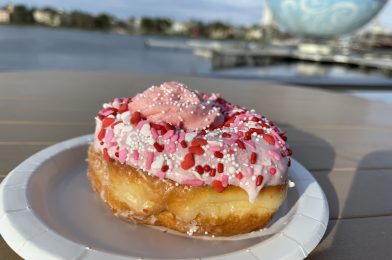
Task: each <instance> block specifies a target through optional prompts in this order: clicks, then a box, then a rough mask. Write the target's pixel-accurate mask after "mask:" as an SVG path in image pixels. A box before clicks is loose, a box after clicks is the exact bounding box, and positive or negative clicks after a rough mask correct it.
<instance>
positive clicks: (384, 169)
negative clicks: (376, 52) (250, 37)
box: [0, 71, 392, 259]
mask: <svg viewBox="0 0 392 260" xmlns="http://www.w3.org/2000/svg"><path fill="white" fill-rule="evenodd" d="M172 80H175V81H180V82H183V83H186V84H188V85H189V86H191V87H192V88H194V89H198V90H200V91H205V92H220V93H222V95H223V97H225V98H226V99H228V100H229V101H232V102H233V103H238V104H241V105H243V106H246V107H248V108H254V109H256V111H257V112H259V113H261V114H264V115H268V116H269V117H271V118H272V119H273V120H274V121H276V122H277V123H278V124H279V125H280V126H281V128H282V129H283V130H285V131H286V132H287V136H288V138H289V144H290V146H291V147H292V149H293V151H294V155H293V157H294V158H295V159H296V160H298V161H299V162H300V163H301V164H303V165H304V166H305V167H306V168H307V169H308V170H309V171H310V172H311V173H312V174H313V176H314V177H315V178H316V179H317V181H318V182H319V183H320V185H321V187H322V188H323V190H324V192H325V194H326V196H327V199H328V203H329V207H330V221H329V224H328V228H327V231H326V234H325V236H324V237H323V239H322V241H321V242H320V244H319V245H318V246H317V247H316V249H315V250H314V251H313V252H312V253H311V254H310V255H309V257H308V258H309V259H370V258H373V259H392V247H391V241H392V203H390V202H389V199H390V198H391V197H392V189H391V188H390V186H391V183H392V138H391V135H392V105H388V104H382V103H376V102H371V101H367V100H363V99H360V98H357V97H353V96H349V95H346V94H342V93H334V92H327V91H322V90H317V89H313V88H309V87H301V86H291V85H282V84H277V83H271V82H262V81H250V80H249V81H248V80H233V79H230V80H228V79H213V78H205V77H188V76H178V75H170V76H168V75H153V76H152V75H142V74H129V73H109V72H99V73H98V72H56V71H50V72H4V73H0V93H1V94H0V158H1V159H0V180H2V179H3V178H4V177H5V176H6V175H7V173H8V172H10V171H11V170H12V169H13V168H14V167H15V166H17V165H18V164H19V163H20V162H22V161H23V160H24V159H26V158H27V157H29V156H30V155H32V154H34V153H35V152H37V151H39V150H41V149H43V148H45V147H47V146H49V145H51V144H54V143H57V142H59V141H62V140H66V139H68V138H72V137H76V136H80V135H83V134H88V133H92V132H93V128H94V124H95V122H94V116H95V114H96V113H97V111H98V110H99V108H100V106H101V104H102V103H103V102H105V101H108V100H111V99H112V98H114V97H122V96H133V95H135V94H136V93H138V92H141V91H143V90H144V89H145V88H146V87H148V86H151V85H154V84H160V83H162V82H164V81H172ZM0 259H19V257H18V256H17V254H15V253H14V252H13V251H12V250H11V249H10V248H9V247H8V246H7V245H6V243H5V242H4V240H3V239H0Z"/></svg>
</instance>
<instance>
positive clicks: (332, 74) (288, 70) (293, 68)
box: [215, 62, 392, 84]
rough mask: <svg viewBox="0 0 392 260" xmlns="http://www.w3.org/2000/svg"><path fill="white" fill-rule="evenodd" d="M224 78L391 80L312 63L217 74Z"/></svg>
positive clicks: (369, 72) (375, 73)
mask: <svg viewBox="0 0 392 260" xmlns="http://www.w3.org/2000/svg"><path fill="white" fill-rule="evenodd" d="M215 73H216V74H218V75H222V76H239V77H247V76H248V77H261V78H262V77H267V78H269V77H277V78H282V77H283V78H291V77H302V78H308V77H310V78H319V79H323V78H342V79H351V78H355V79H365V78H367V79H386V80H387V79H391V84H392V78H389V77H388V76H386V75H384V74H383V73H382V72H380V71H378V70H376V69H372V70H371V69H368V70H358V69H355V68H351V67H348V66H343V65H331V64H320V63H311V62H289V63H288V62H285V63H280V64H279V63H278V64H271V65H268V66H263V67H247V68H232V69H225V70H222V71H216V72H215Z"/></svg>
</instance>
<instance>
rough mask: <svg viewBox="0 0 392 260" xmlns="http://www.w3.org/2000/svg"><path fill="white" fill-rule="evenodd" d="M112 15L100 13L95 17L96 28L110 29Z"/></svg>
mask: <svg viewBox="0 0 392 260" xmlns="http://www.w3.org/2000/svg"><path fill="white" fill-rule="evenodd" d="M110 20H111V17H110V16H109V15H107V14H100V15H98V16H96V17H94V27H95V29H100V30H108V29H110Z"/></svg>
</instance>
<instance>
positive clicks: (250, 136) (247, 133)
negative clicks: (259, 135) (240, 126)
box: [244, 131, 252, 140]
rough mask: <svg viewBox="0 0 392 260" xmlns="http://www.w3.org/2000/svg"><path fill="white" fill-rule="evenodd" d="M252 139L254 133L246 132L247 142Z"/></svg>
mask: <svg viewBox="0 0 392 260" xmlns="http://www.w3.org/2000/svg"><path fill="white" fill-rule="evenodd" d="M251 138H252V133H251V132H249V131H248V132H245V135H244V139H245V140H250V139H251Z"/></svg>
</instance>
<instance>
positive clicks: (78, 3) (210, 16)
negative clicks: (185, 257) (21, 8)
mask: <svg viewBox="0 0 392 260" xmlns="http://www.w3.org/2000/svg"><path fill="white" fill-rule="evenodd" d="M0 3H3V4H5V3H7V2H6V1H0ZM14 3H23V4H26V5H29V6H35V7H44V6H53V7H58V8H63V9H65V10H73V9H79V10H84V11H88V12H90V13H94V14H96V13H100V12H107V13H110V14H113V15H115V16H117V17H119V18H124V19H125V18H128V17H130V16H135V17H138V16H166V17H172V18H173V19H174V20H180V21H184V20H189V19H191V18H194V19H200V20H205V21H211V20H222V21H226V22H230V23H232V24H254V23H258V22H259V21H260V19H261V14H262V7H263V1H262V0H17V1H14ZM379 19H380V21H381V23H382V25H385V26H387V27H388V28H389V30H390V31H392V1H390V2H388V3H387V5H386V6H385V7H384V9H383V10H382V11H381V13H380V14H379Z"/></svg>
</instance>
